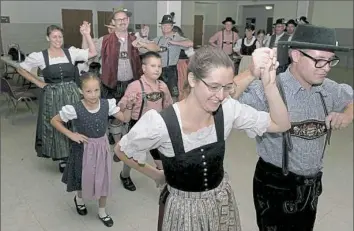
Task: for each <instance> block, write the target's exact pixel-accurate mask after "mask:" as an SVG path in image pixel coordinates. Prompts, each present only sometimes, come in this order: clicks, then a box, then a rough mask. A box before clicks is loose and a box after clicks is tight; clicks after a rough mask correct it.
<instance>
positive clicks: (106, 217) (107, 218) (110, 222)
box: [98, 215, 114, 227]
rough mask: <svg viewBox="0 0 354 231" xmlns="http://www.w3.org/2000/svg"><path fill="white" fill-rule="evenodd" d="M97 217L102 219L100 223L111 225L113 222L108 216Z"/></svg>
mask: <svg viewBox="0 0 354 231" xmlns="http://www.w3.org/2000/svg"><path fill="white" fill-rule="evenodd" d="M98 218H99V219H100V220H101V221H102V223H103V224H104V225H105V226H107V227H112V226H113V224H114V222H113V220H112V218H111V217H110V216H108V215H107V216H105V217H100V216H98Z"/></svg>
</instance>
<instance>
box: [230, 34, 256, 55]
mask: <svg viewBox="0 0 354 231" xmlns="http://www.w3.org/2000/svg"><path fill="white" fill-rule="evenodd" d="M242 40H243V38H242V39H239V40H237V42H236V44H235V46H234V51H235V52H240V50H241V47H242ZM255 40H257V38H256V37H255V36H253V37H252V40H251V42H249V43H248V42H247V39H245V40H244V42H243V44H245V46H247V47H250V46H252V45H253V43H254V41H255ZM260 46H261V45H260V43H259V41H258V40H257V42H256V48H259V47H260Z"/></svg>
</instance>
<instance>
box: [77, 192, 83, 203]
mask: <svg viewBox="0 0 354 231" xmlns="http://www.w3.org/2000/svg"><path fill="white" fill-rule="evenodd" d="M76 203H77V205H85V203H84V201H83V200H82V198H81V197H79V195H78V193H76Z"/></svg>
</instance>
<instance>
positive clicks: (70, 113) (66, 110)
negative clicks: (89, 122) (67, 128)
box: [59, 99, 120, 123]
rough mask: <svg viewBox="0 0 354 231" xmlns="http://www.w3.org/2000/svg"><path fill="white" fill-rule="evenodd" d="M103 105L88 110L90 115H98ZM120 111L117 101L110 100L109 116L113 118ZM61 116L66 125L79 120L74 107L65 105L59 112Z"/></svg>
mask: <svg viewBox="0 0 354 231" xmlns="http://www.w3.org/2000/svg"><path fill="white" fill-rule="evenodd" d="M100 107H101V103H99V104H98V107H97V108H96V109H94V110H88V109H87V110H88V111H89V112H90V113H96V112H98V111H99V110H100ZM119 111H120V108H119V107H118V106H117V103H116V99H108V114H109V116H112V115H114V114H116V113H118V112H119ZM59 116H60V118H61V120H62V121H64V122H65V123H66V122H68V121H69V120H74V119H77V114H76V111H75V108H74V106H72V105H65V106H64V107H62V109H61V110H60V111H59Z"/></svg>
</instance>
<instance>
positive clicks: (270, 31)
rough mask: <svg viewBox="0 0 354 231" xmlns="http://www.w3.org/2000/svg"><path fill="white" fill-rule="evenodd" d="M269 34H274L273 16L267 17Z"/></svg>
mask: <svg viewBox="0 0 354 231" xmlns="http://www.w3.org/2000/svg"><path fill="white" fill-rule="evenodd" d="M266 31H267V32H266V33H267V34H270V35H272V34H273V17H269V18H267V30H266Z"/></svg>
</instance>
